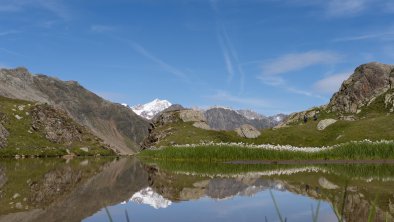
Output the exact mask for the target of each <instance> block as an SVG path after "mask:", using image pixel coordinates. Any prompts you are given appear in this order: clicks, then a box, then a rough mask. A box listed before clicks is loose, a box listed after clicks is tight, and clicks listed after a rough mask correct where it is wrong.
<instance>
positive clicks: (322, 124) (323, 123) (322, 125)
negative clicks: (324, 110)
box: [317, 119, 337, 130]
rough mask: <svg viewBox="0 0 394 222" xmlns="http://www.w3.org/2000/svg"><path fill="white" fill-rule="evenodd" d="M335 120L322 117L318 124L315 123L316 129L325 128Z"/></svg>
mask: <svg viewBox="0 0 394 222" xmlns="http://www.w3.org/2000/svg"><path fill="white" fill-rule="evenodd" d="M336 122H337V120H335V119H324V120H321V121H320V122H319V123H318V124H317V129H318V130H324V129H325V128H327V127H328V126H330V125H332V124H334V123H336Z"/></svg>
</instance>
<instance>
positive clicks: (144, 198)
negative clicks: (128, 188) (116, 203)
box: [122, 187, 172, 209]
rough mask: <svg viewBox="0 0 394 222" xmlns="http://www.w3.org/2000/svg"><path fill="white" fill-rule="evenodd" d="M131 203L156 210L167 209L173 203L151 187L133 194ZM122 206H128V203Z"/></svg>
mask: <svg viewBox="0 0 394 222" xmlns="http://www.w3.org/2000/svg"><path fill="white" fill-rule="evenodd" d="M130 201H131V202H135V203H139V204H147V205H150V206H152V207H153V208H155V209H160V208H167V207H168V206H170V205H171V203H172V202H171V201H170V200H167V199H165V198H164V197H163V196H161V195H160V194H158V193H156V192H155V191H153V189H152V188H151V187H147V188H144V189H142V190H140V191H138V192H137V193H135V194H133V196H132V197H131V198H130ZM122 204H126V202H123V203H122Z"/></svg>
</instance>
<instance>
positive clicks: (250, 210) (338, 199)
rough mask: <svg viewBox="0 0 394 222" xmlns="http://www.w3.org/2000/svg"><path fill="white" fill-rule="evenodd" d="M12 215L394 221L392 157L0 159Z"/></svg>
mask: <svg viewBox="0 0 394 222" xmlns="http://www.w3.org/2000/svg"><path fill="white" fill-rule="evenodd" d="M14 221H18V222H19V221H37V222H38V221H40V222H45V221H51V222H52V221H67V222H69V221H70V222H72V221H85V222H93V221H106V222H111V221H125V222H128V221H160V222H175V221H198V222H203V221H204V222H205V221H207V222H208V221H215V222H216V221H231V222H232V221H234V222H241V221H260V222H265V221H267V222H276V221H280V222H284V221H287V222H306V221H313V222H315V221H319V222H320V221H325V222H328V221H330V222H331V221H343V222H345V221H346V222H351V221H354V222H363V221H374V222H375V221H394V164H355V163H353V164H312V165H311V164H297V165H291V164H230V163H206V162H204V163H198V162H196V163H186V162H165V161H159V162H146V161H145V162H144V161H141V160H139V159H138V158H136V157H130V158H87V159H82V158H81V159H80V158H74V159H69V160H65V159H60V158H58V159H57V158H53V159H18V160H15V159H2V160H1V161H0V222H14Z"/></svg>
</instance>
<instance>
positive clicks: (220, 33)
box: [210, 0, 245, 94]
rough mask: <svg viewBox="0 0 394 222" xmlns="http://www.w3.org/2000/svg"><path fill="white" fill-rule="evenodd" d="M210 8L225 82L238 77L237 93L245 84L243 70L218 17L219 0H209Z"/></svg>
mask: <svg viewBox="0 0 394 222" xmlns="http://www.w3.org/2000/svg"><path fill="white" fill-rule="evenodd" d="M210 4H211V8H212V10H213V12H214V14H215V17H217V18H216V20H217V28H216V29H217V38H218V41H219V45H220V48H221V50H222V54H223V59H224V63H225V66H226V70H227V82H232V80H233V79H234V77H235V76H236V75H238V77H239V94H241V93H242V92H243V91H244V86H245V71H244V70H243V68H242V64H241V62H240V60H239V57H238V52H237V50H236V48H235V47H234V44H233V42H232V40H231V38H230V35H229V34H228V32H227V29H226V27H225V26H224V25H223V22H222V21H221V19H220V18H219V17H220V16H219V14H220V13H219V12H220V11H219V0H210Z"/></svg>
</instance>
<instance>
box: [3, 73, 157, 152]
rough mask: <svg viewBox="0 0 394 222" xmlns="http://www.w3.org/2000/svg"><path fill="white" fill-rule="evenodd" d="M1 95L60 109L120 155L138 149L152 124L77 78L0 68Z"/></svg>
mask: <svg viewBox="0 0 394 222" xmlns="http://www.w3.org/2000/svg"><path fill="white" fill-rule="evenodd" d="M0 96H4V97H7V98H13V99H22V100H27V101H34V102H40V103H48V104H50V105H53V106H55V107H57V108H60V109H63V110H64V111H66V112H67V113H68V114H69V115H70V117H71V118H73V119H74V120H75V121H76V122H78V123H80V124H81V125H84V126H86V127H88V128H89V129H90V130H91V131H92V132H93V133H94V134H95V135H96V136H98V137H100V138H102V139H104V141H105V143H107V144H109V145H111V147H112V148H113V149H114V150H116V151H117V152H119V153H120V154H132V153H135V152H138V151H139V150H140V143H141V142H142V141H143V139H144V138H145V137H146V136H147V135H148V133H149V128H150V127H151V126H150V123H149V122H148V121H146V120H145V119H143V118H141V117H139V116H138V115H136V114H135V113H134V112H133V111H132V110H130V109H128V108H126V107H123V106H122V105H120V104H116V103H112V102H109V101H107V100H105V99H103V98H101V97H99V96H97V95H96V94H94V93H93V92H91V91H89V90H87V89H85V88H84V87H82V86H81V85H80V84H79V83H78V82H76V81H62V80H60V79H58V78H54V77H49V76H46V75H42V74H38V75H33V74H31V73H30V72H29V71H28V70H27V69H26V68H16V69H0Z"/></svg>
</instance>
